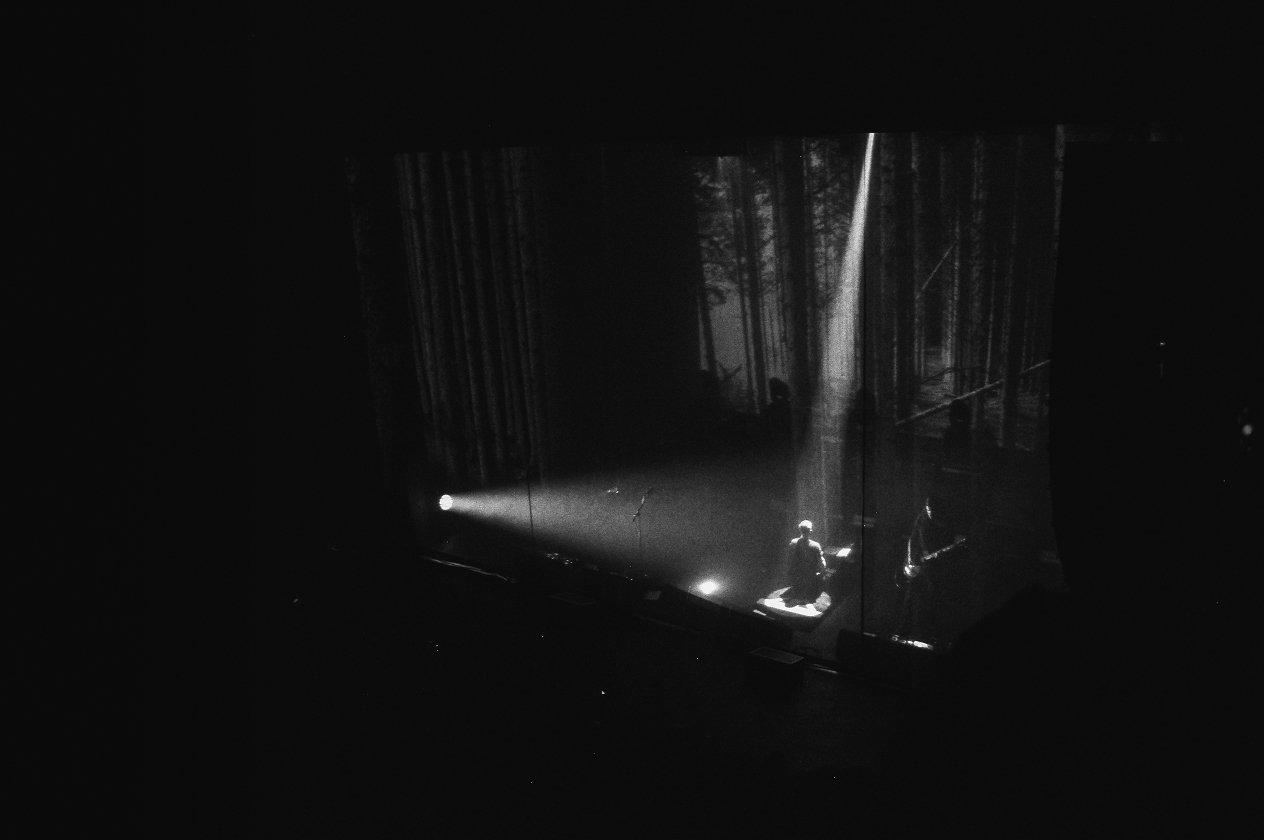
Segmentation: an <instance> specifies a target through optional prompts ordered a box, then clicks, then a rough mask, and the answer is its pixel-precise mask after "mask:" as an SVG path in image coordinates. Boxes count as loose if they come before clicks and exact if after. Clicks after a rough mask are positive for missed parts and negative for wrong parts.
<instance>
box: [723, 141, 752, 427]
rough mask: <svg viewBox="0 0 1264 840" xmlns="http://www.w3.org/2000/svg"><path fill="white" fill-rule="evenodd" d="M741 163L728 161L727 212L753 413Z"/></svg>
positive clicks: (747, 396) (749, 403)
mask: <svg viewBox="0 0 1264 840" xmlns="http://www.w3.org/2000/svg"><path fill="white" fill-rule="evenodd" d="M741 165H742V164H741V161H740V160H733V161H731V162H730V166H729V179H728V181H729V190H728V203H729V213H730V216H731V217H732V221H733V285H734V287H735V288H736V289H737V299H738V303H739V304H740V306H741V313H742V351H743V353H745V356H746V408H747V410H748V411H750V412H751V413H754V412H755V411H756V410H757V409H756V407H755V368H754V365H753V364H752V363H751V339H750V328H749V323H748V319H749V315H748V309H749V307H748V306H747V305H746V282H745V280H744V279H743V260H744V258H745V256H746V247H745V242H746V236H745V228H744V227H743V226H742V219H741V215H740V213H739V209H738V205H739V204H740V202H741V194H742V189H741V181H740V174H739V168H740V167H741Z"/></svg>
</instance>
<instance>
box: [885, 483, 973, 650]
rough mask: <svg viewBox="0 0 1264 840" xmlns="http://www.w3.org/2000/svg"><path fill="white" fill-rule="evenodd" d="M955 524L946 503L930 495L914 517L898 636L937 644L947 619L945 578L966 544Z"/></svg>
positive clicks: (901, 575)
mask: <svg viewBox="0 0 1264 840" xmlns="http://www.w3.org/2000/svg"><path fill="white" fill-rule="evenodd" d="M953 535H954V530H953V524H952V523H951V522H950V521H949V517H948V512H947V511H946V510H945V508H944V504H943V502H942V501H941V500H940V499H938V498H936V497H935V496H927V497H926V501H925V502H923V503H922V508H921V510H919V511H918V512H917V518H916V519H914V520H913V528H912V530H911V531H910V533H909V537H908V540H907V541H906V542H905V545H904V557H903V558H902V561H901V565H900V568H899V570H898V571H897V572H896V583H897V585H898V586H900V588H901V589H903V591H904V608H903V611H902V613H901V616H900V626H899V629H898V630H897V631H896V635H898V636H901V637H903V638H906V639H916V640H918V641H922V642H927V643H929V644H937V643H938V642H939V641H940V637H941V635H942V633H943V625H944V618H945V606H946V605H945V604H944V603H943V596H944V592H943V589H944V581H945V579H946V578H947V577H948V576H949V575H951V574H952V569H951V567H952V565H953V564H954V563H956V562H958V560H959V558H958V557H957V555H958V554H959V553H960V551H961V549H962V545H960V544H958V543H955V542H954V540H953Z"/></svg>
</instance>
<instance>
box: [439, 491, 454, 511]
mask: <svg viewBox="0 0 1264 840" xmlns="http://www.w3.org/2000/svg"><path fill="white" fill-rule="evenodd" d="M439 510H452V497H451V496H449V495H448V494H447V493H444V494H443V495H442V496H440V497H439Z"/></svg>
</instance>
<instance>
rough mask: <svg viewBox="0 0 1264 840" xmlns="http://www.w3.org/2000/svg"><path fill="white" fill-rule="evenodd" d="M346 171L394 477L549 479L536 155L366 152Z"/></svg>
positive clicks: (448, 481) (487, 481)
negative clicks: (528, 474)
mask: <svg viewBox="0 0 1264 840" xmlns="http://www.w3.org/2000/svg"><path fill="white" fill-rule="evenodd" d="M349 176H350V183H351V187H352V195H351V198H352V206H353V217H354V219H355V224H356V232H357V237H356V239H357V252H358V260H359V266H358V267H359V271H360V275H361V293H362V300H363V302H364V306H365V316H366V317H365V320H366V323H368V324H370V325H372V329H371V330H370V334H369V337H368V343H369V347H368V351H369V356H370V363H371V367H372V370H373V380H374V383H375V385H374V391H375V394H374V400H375V404H376V405H375V407H376V411H377V416H378V423H379V436H380V437H381V439H382V444H383V459H384V461H385V462H386V463H387V465H388V466H387V470H388V472H389V471H396V472H399V474H400V475H399V480H401V481H405V482H407V481H408V480H409V479H407V478H405V476H407V475H410V474H412V473H415V472H416V468H417V467H420V471H421V472H422V473H424V474H426V475H430V476H436V477H439V479H440V480H441V481H442V482H443V483H444V484H445V486H449V487H453V488H454V489H460V488H462V487H469V486H488V485H491V484H497V483H504V482H506V481H513V480H515V479H517V478H520V477H522V475H523V474H524V472H525V471H526V470H527V469H531V468H534V469H535V471H536V474H537V475H540V474H546V473H547V471H548V466H549V457H548V446H547V437H548V420H547V416H548V412H547V402H546V400H547V394H546V385H545V375H544V371H545V360H544V341H543V326H542V321H541V307H540V289H541V286H542V284H543V280H542V277H543V275H545V274H546V273H547V272H548V256H547V253H546V249H545V246H544V240H545V235H544V233H543V231H542V225H541V222H540V219H539V213H538V212H537V207H538V204H539V201H538V184H537V177H536V167H535V165H534V161H533V153H532V152H530V151H529V150H525V149H494V150H480V149H473V150H465V151H436V152H423V153H416V154H414V153H409V154H400V155H396V156H395V157H394V158H393V159H391V160H389V161H387V160H385V159H383V158H372V157H361V158H357V159H353V160H352V161H351V162H350V168H349ZM388 178H391V179H393V181H394V184H393V185H392V186H393V195H392V194H389V193H388V191H387V184H386V182H387V179H388ZM405 348H406V352H404V349H405ZM405 360H406V361H405Z"/></svg>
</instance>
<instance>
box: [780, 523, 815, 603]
mask: <svg viewBox="0 0 1264 840" xmlns="http://www.w3.org/2000/svg"><path fill="white" fill-rule="evenodd" d="M790 578H791V585H790V588H789V589H788V590H787V591H786V592H785V594H783V595H782V600H783V601H784V602H785V603H787V604H795V603H799V604H814V603H816V599H817V598H819V597H820V596H821V591H822V590H823V589H824V588H825V583H824V581H825V557H824V555H823V554H822V553H821V544H820V543H819V542H817V541H816V540H814V539H812V523H811V522H810V521H809V520H807V519H805V520H803V521H802V522H800V523H799V536H798V537H796V538H794V539H792V540H791V541H790Z"/></svg>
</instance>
